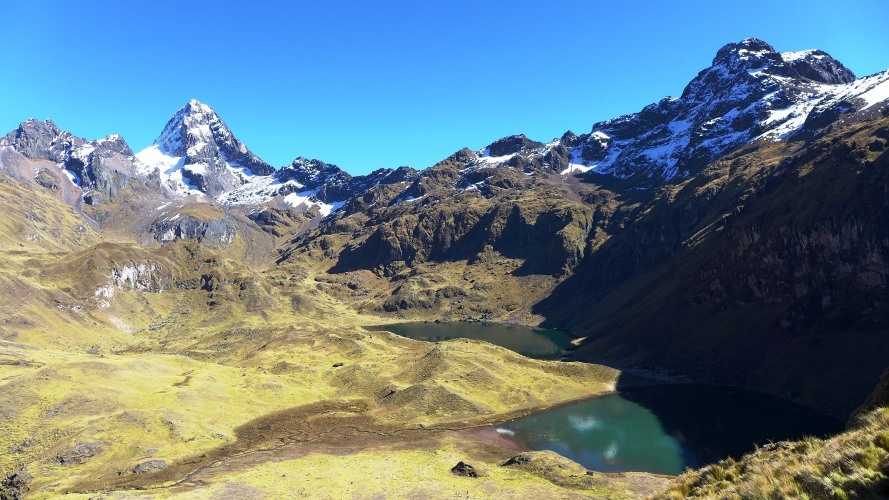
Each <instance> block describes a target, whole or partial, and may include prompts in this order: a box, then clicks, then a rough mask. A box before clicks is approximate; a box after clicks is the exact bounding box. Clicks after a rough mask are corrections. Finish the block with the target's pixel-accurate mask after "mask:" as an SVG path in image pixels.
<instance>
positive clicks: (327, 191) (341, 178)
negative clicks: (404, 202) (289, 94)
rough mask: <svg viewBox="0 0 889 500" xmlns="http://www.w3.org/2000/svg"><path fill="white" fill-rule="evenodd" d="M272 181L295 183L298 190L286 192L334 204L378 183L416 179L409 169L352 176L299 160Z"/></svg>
mask: <svg viewBox="0 0 889 500" xmlns="http://www.w3.org/2000/svg"><path fill="white" fill-rule="evenodd" d="M274 175H275V178H276V179H277V180H278V181H280V182H282V183H286V182H287V181H294V182H296V183H298V184H299V185H300V187H297V188H289V187H288V186H285V188H288V189H285V190H282V193H283V194H287V193H285V192H284V191H289V192H301V191H314V192H315V194H314V196H315V198H317V199H318V200H319V201H322V202H324V203H334V202H339V201H344V200H347V199H349V198H351V197H353V196H357V195H360V194H362V193H364V192H365V191H367V190H368V189H370V188H371V187H373V186H376V185H378V184H394V183H398V182H406V181H409V180H413V179H415V178H417V176H418V173H417V171H416V170H414V169H412V168H410V167H399V168H398V169H395V170H393V169H389V168H381V169H378V170H374V171H373V172H371V173H369V174H367V175H358V176H352V175H349V174H348V173H346V172H345V171H343V170H342V169H341V168H339V167H338V166H336V165H332V164H330V163H324V162H323V161H321V160H309V159H306V158H302V157H298V158H296V159H295V160H293V162H292V163H291V164H290V165H288V166H286V167H284V168H282V169H281V170H278V171H277V172H275V174H274Z"/></svg>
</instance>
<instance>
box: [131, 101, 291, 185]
mask: <svg viewBox="0 0 889 500" xmlns="http://www.w3.org/2000/svg"><path fill="white" fill-rule="evenodd" d="M137 156H138V157H139V160H140V161H142V162H143V163H145V164H146V165H147V166H148V167H149V168H150V169H152V170H153V169H155V168H156V169H157V170H159V172H160V175H161V179H162V181H164V182H165V183H166V184H167V185H168V186H169V187H170V188H172V189H173V190H174V191H176V192H177V193H180V194H196V193H204V194H206V195H208V196H211V197H214V198H215V197H217V196H219V195H221V194H222V193H224V192H226V191H230V190H232V189H235V188H237V187H239V186H241V185H243V184H245V183H247V182H249V181H250V180H251V178H252V177H253V176H266V175H271V174H272V173H273V172H274V171H275V170H274V168H272V167H271V166H270V165H269V164H268V163H266V162H264V161H262V160H261V159H260V158H259V157H258V156H256V155H255V154H253V153H252V152H250V150H249V149H247V146H245V145H244V144H243V143H242V142H241V141H239V140H238V139H237V138H236V137H235V136H234V134H233V133H232V132H231V130H230V129H229V128H228V126H227V125H226V124H225V122H224V121H222V119H221V118H220V117H219V115H217V114H216V112H215V111H213V109H212V108H211V107H210V106H207V105H206V104H203V103H202V102H200V101H197V100H195V99H192V100H190V101H188V103H187V104H186V105H185V106H183V107H182V108H181V109H179V111H177V112H176V113H175V114H174V115H173V117H172V118H171V119H170V121H168V122H167V124H166V126H165V127H164V129H163V131H162V132H161V134H160V135H159V136H158V138H157V140H155V141H154V144H153V145H152V146H150V147H148V148H146V149H145V150H143V151H141V152H140V153H139V154H138V155H137Z"/></svg>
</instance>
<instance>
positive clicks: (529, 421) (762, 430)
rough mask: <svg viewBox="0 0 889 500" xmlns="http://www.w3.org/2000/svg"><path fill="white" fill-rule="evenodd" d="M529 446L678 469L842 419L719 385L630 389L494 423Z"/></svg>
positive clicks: (590, 460)
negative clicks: (831, 417) (834, 418)
mask: <svg viewBox="0 0 889 500" xmlns="http://www.w3.org/2000/svg"><path fill="white" fill-rule="evenodd" d="M495 428H496V430H497V432H498V433H500V434H501V435H503V436H504V437H507V438H509V439H510V440H512V441H514V442H515V443H516V444H517V445H518V446H520V447H522V448H524V449H529V450H552V451H555V452H556V453H559V454H561V455H564V456H566V457H568V458H570V459H572V460H575V461H577V462H579V463H581V464H583V465H584V466H586V467H587V468H589V469H592V470H598V471H612V472H617V471H647V472H655V473H662V474H678V473H680V472H682V471H683V470H685V468H686V467H701V466H703V465H705V464H708V463H712V462H715V461H718V460H720V459H722V458H725V457H727V456H734V457H739V456H740V455H742V454H744V453H746V452H749V451H751V450H753V448H754V446H755V445H757V444H758V445H762V444H765V443H768V442H770V441H780V440H784V439H799V438H801V437H802V436H804V435H814V436H825V435H829V434H832V433H834V432H839V431H840V430H842V423H841V422H839V421H835V420H833V419H830V418H827V417H823V416H821V415H817V414H814V413H812V412H810V411H808V410H806V409H805V408H802V407H799V406H796V405H793V404H790V403H787V402H785V401H782V400H779V399H776V398H771V397H767V396H762V395H758V394H752V393H747V392H743V391H738V390H733V389H725V388H720V387H711V386H699V385H671V386H658V387H647V388H638V389H633V390H629V391H626V392H624V393H621V394H613V395H607V396H602V397H599V398H595V399H590V400H586V401H580V402H577V403H572V404H569V405H565V406H561V407H558V408H554V409H551V410H547V411H544V412H540V413H537V414H534V415H529V416H527V417H523V418H520V419H516V420H512V421H509V422H505V423H503V424H500V425H498V426H495Z"/></svg>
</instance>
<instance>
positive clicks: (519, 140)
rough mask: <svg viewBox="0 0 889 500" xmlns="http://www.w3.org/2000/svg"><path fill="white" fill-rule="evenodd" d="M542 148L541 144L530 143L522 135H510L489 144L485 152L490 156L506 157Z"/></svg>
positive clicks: (530, 141)
mask: <svg viewBox="0 0 889 500" xmlns="http://www.w3.org/2000/svg"><path fill="white" fill-rule="evenodd" d="M541 146H543V143H540V142H537V141H532V140H531V139H528V138H527V137H525V135H524V134H519V135H511V136H509V137H504V138H503V139H498V140H496V141H494V142H493V143H491V144H490V145H489V146H488V147H487V148H485V150H486V151H487V153H488V154H489V155H490V156H506V155H511V154H514V153H528V152H530V151H532V150H534V149H537V148H539V147H541Z"/></svg>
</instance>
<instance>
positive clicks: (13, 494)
mask: <svg viewBox="0 0 889 500" xmlns="http://www.w3.org/2000/svg"><path fill="white" fill-rule="evenodd" d="M33 479H34V478H33V477H31V474H28V470H27V469H26V468H24V467H22V468H21V469H19V470H18V471H17V472H12V473H9V474H7V475H6V477H4V478H3V480H2V481H0V499H3V500H6V499H9V500H20V499H22V498H25V495H26V494H27V493H28V491H30V490H31V488H30V487H29V486H28V485H29V484H31V481H33Z"/></svg>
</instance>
